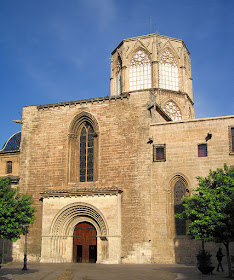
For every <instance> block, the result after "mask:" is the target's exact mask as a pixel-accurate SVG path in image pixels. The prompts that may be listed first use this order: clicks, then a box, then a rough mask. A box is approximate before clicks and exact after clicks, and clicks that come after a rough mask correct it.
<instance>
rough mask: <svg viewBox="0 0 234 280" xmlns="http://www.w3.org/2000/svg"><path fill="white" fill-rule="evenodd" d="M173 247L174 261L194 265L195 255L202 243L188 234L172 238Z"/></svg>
mask: <svg viewBox="0 0 234 280" xmlns="http://www.w3.org/2000/svg"><path fill="white" fill-rule="evenodd" d="M174 248H175V262H176V263H180V264H192V265H196V264H197V259H196V255H197V253H198V251H199V250H200V249H201V248H202V243H201V241H198V240H192V239H191V238H190V237H188V236H181V237H176V238H174Z"/></svg>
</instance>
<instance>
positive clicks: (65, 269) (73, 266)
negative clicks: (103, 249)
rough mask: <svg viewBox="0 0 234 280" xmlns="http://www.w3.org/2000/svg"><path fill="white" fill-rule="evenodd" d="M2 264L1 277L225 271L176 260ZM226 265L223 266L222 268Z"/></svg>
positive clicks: (32, 279)
mask: <svg viewBox="0 0 234 280" xmlns="http://www.w3.org/2000/svg"><path fill="white" fill-rule="evenodd" d="M22 267H23V263H7V264H3V265H2V268H1V269H0V279H1V280H107V279H108V280H122V279H123V280H125V279H126V280H143V279H144V280H200V279H203V280H211V279H212V280H220V279H227V275H228V274H227V269H226V270H225V272H216V271H215V272H214V274H213V275H203V274H201V273H200V272H199V271H198V269H197V268H196V267H195V266H186V265H179V264H170V265H169V264H168V265H162V264H116V265H113V264H80V263H62V264H58V263H57V264H51V263H50V264H45V263H29V264H28V270H26V271H24V270H22ZM224 269H225V268H224Z"/></svg>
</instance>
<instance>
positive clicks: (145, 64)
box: [129, 48, 152, 90]
mask: <svg viewBox="0 0 234 280" xmlns="http://www.w3.org/2000/svg"><path fill="white" fill-rule="evenodd" d="M151 68H152V67H151V58H150V56H149V54H148V53H147V52H146V51H145V50H144V49H142V48H138V49H136V50H135V52H134V53H133V55H132V56H131V60H129V90H140V89H146V88H151V87H152V69H151Z"/></svg>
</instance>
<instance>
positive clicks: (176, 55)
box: [158, 41, 180, 66]
mask: <svg viewBox="0 0 234 280" xmlns="http://www.w3.org/2000/svg"><path fill="white" fill-rule="evenodd" d="M166 50H168V51H169V52H170V53H171V54H172V55H173V57H174V58H175V60H176V63H177V66H179V62H180V56H179V54H178V53H177V51H176V50H175V49H174V47H173V46H172V44H171V42H170V41H167V42H166V43H165V44H164V45H163V46H162V48H161V49H160V51H159V54H158V57H159V58H160V57H161V55H162V54H163V53H164V52H165V51H166Z"/></svg>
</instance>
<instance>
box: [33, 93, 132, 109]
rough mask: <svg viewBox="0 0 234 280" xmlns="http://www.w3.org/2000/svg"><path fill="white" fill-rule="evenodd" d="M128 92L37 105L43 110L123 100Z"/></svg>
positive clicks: (127, 96) (127, 95)
mask: <svg viewBox="0 0 234 280" xmlns="http://www.w3.org/2000/svg"><path fill="white" fill-rule="evenodd" d="M129 96H130V95H129V94H120V95H115V96H105V97H98V98H91V99H83V100H76V101H68V102H60V103H52V104H45V105H37V109H38V110H45V109H51V108H52V109H53V108H56V107H67V106H69V107H70V106H74V105H75V106H76V105H84V104H87V103H99V102H106V101H116V100H123V99H125V98H129Z"/></svg>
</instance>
